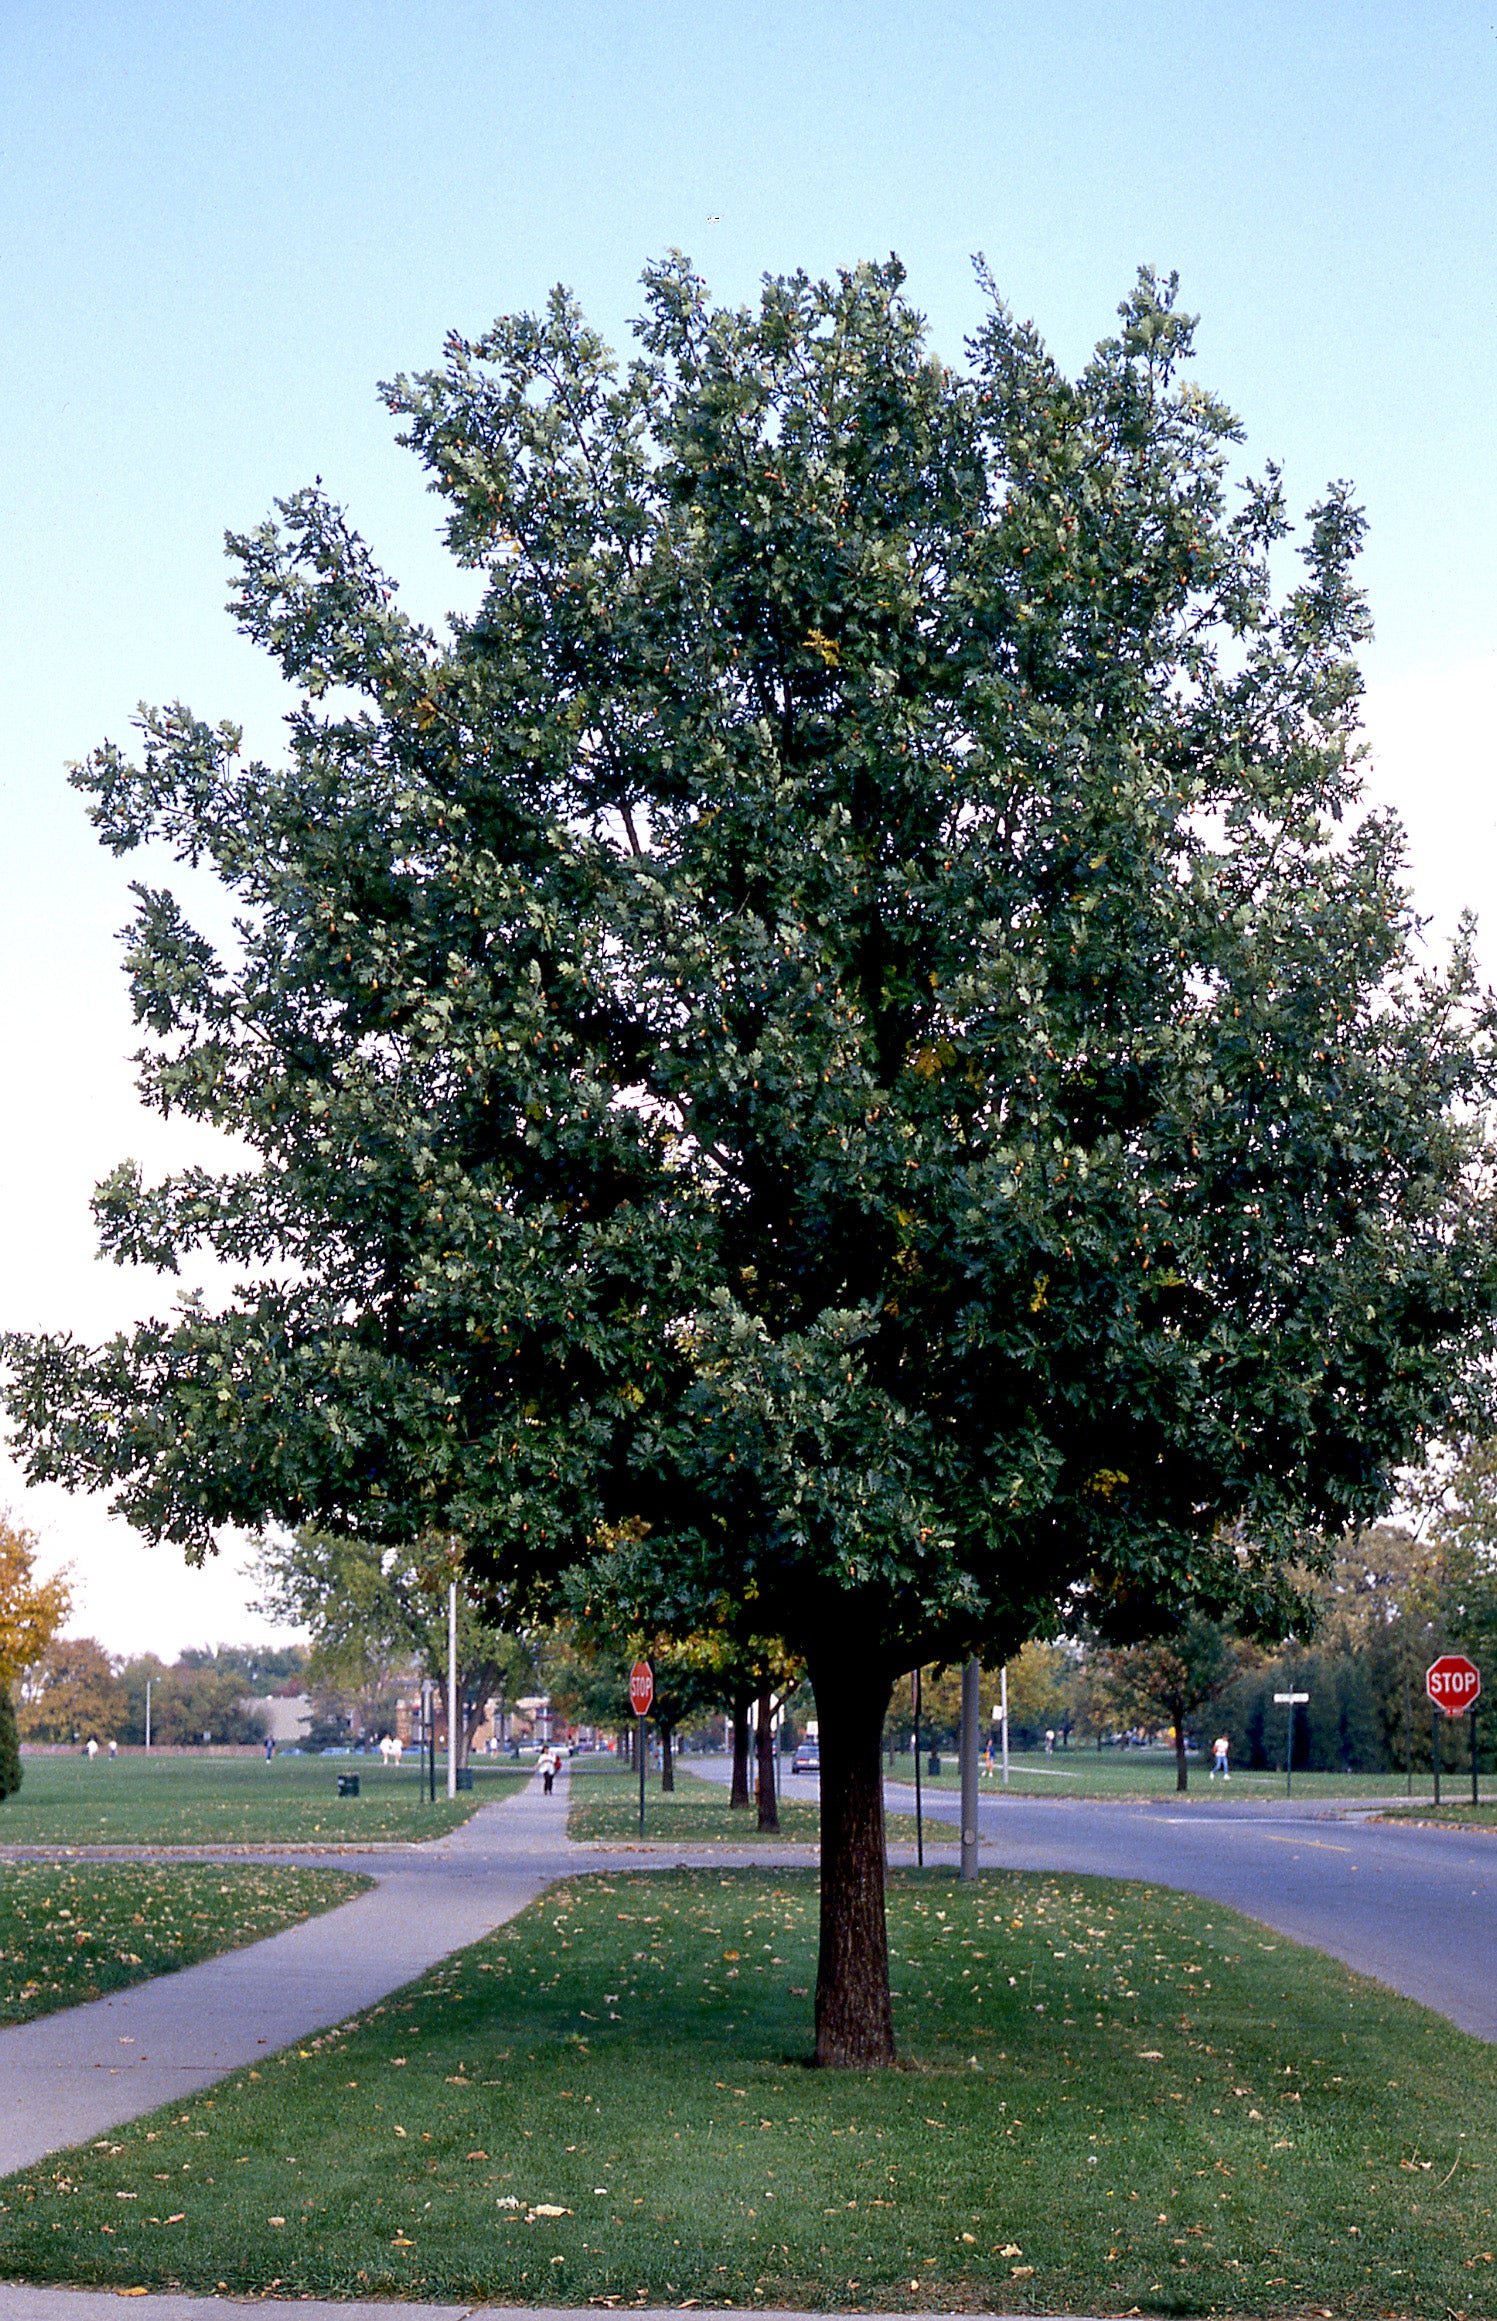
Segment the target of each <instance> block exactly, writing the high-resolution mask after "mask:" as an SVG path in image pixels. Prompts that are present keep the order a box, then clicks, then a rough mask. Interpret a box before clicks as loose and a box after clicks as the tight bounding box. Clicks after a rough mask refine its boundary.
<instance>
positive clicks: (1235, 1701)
mask: <svg viewBox="0 0 1497 2321" xmlns="http://www.w3.org/2000/svg"><path fill="white" fill-rule="evenodd" d="M1375 1673H1376V1672H1375V1669H1374V1667H1373V1665H1372V1664H1371V1661H1370V1657H1369V1655H1368V1654H1367V1653H1366V1652H1359V1653H1353V1652H1302V1653H1299V1654H1297V1655H1296V1656H1295V1657H1294V1658H1293V1659H1289V1658H1282V1659H1277V1660H1272V1661H1268V1662H1265V1663H1264V1664H1263V1665H1262V1666H1261V1667H1258V1668H1254V1669H1253V1670H1252V1671H1251V1672H1250V1673H1249V1674H1247V1675H1245V1676H1242V1677H1240V1678H1239V1679H1238V1680H1237V1682H1236V1683H1235V1684H1233V1685H1232V1686H1231V1687H1230V1688H1229V1689H1228V1690H1227V1691H1226V1692H1225V1693H1224V1694H1223V1696H1222V1698H1221V1700H1220V1702H1219V1703H1218V1705H1217V1707H1216V1709H1215V1710H1214V1712H1213V1714H1214V1716H1215V1717H1216V1718H1217V1719H1218V1720H1219V1724H1218V1730H1220V1731H1221V1732H1224V1733H1225V1734H1227V1736H1228V1738H1229V1739H1230V1741H1231V1743H1232V1765H1233V1769H1234V1771H1235V1770H1236V1769H1237V1768H1239V1767H1241V1769H1242V1770H1243V1771H1245V1772H1246V1771H1249V1770H1253V1769H1263V1768H1268V1769H1276V1768H1279V1767H1282V1765H1283V1763H1284V1743H1285V1739H1286V1731H1285V1717H1286V1715H1287V1713H1288V1712H1287V1710H1285V1709H1284V1708H1282V1707H1280V1706H1278V1705H1277V1704H1276V1703H1275V1701H1274V1697H1273V1696H1274V1694H1275V1693H1276V1692H1288V1691H1290V1690H1291V1689H1292V1690H1294V1691H1296V1692H1308V1693H1309V1695H1310V1698H1309V1701H1308V1702H1307V1703H1306V1704H1305V1706H1304V1707H1303V1708H1300V1709H1297V1710H1296V1712H1295V1733H1294V1744H1295V1745H1294V1762H1295V1765H1296V1767H1297V1768H1300V1769H1302V1770H1305V1771H1308V1772H1315V1773H1387V1772H1392V1771H1394V1770H1395V1769H1397V1768H1398V1767H1400V1766H1401V1765H1402V1764H1403V1750H1402V1740H1401V1733H1400V1734H1399V1736H1398V1747H1397V1753H1396V1755H1395V1754H1394V1752H1393V1748H1392V1747H1391V1746H1390V1743H1391V1742H1392V1740H1393V1735H1391V1734H1389V1733H1388V1732H1387V1730H1386V1729H1385V1724H1384V1719H1383V1716H1382V1714H1381V1705H1382V1704H1381V1703H1380V1700H1379V1695H1378V1690H1377V1686H1376V1682H1375ZM1391 1705H1395V1706H1396V1707H1397V1708H1398V1710H1399V1713H1400V1715H1401V1711H1402V1702H1401V1696H1400V1697H1399V1698H1398V1699H1397V1700H1396V1701H1395V1703H1393V1704H1391ZM1417 1705H1418V1708H1419V1710H1420V1711H1421V1716H1420V1721H1421V1723H1423V1724H1424V1725H1425V1726H1426V1728H1427V1725H1428V1716H1427V1714H1424V1713H1422V1712H1423V1711H1425V1710H1427V1703H1425V1702H1424V1687H1423V1679H1422V1675H1421V1679H1420V1683H1419V1693H1418V1704H1417ZM1417 1738H1418V1736H1417V1735H1416V1739H1417ZM1421 1762H1422V1763H1424V1764H1426V1765H1427V1764H1428V1762H1429V1743H1428V1732H1427V1730H1426V1732H1425V1735H1424V1748H1423V1756H1422V1759H1421V1758H1420V1756H1419V1755H1418V1754H1416V1756H1415V1764H1416V1765H1418V1764H1420V1763H1421Z"/></svg>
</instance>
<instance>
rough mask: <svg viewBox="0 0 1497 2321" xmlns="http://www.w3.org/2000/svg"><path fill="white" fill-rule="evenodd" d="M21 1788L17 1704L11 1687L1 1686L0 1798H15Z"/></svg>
mask: <svg viewBox="0 0 1497 2321" xmlns="http://www.w3.org/2000/svg"><path fill="white" fill-rule="evenodd" d="M20 1786H21V1741H20V1736H19V1734H18V1733H17V1731H16V1704H15V1700H14V1698H13V1697H12V1694H11V1689H10V1686H9V1685H8V1684H7V1685H0V1797H14V1795H15V1793H16V1791H17V1790H18V1789H19V1788H20Z"/></svg>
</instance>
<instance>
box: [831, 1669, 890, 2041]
mask: <svg viewBox="0 0 1497 2321" xmlns="http://www.w3.org/2000/svg"><path fill="white" fill-rule="evenodd" d="M811 1682H812V1685H813V1686H814V1688H815V1693H816V1714H817V1716H818V1718H819V1719H820V1728H821V1952H820V1957H819V1959H818V1962H817V1968H816V2060H817V2062H818V2063H819V2064H822V2065H825V2066H828V2067H831V2068H833V2069H841V2070H848V2069H851V2070H862V2071H866V2070H869V2069H872V2068H875V2067H876V2066H878V2065H881V2064H889V2063H892V2062H893V2061H894V2008H893V2002H892V2001H891V1999H890V1996H889V1935H888V1929H887V1927H886V1925H885V1923H884V1785H883V1778H882V1767H881V1765H880V1762H879V1736H880V1733H881V1732H882V1729H883V1722H884V1717H885V1714H886V1712H887V1710H888V1706H889V1693H890V1689H891V1686H892V1679H891V1678H885V1679H882V1680H881V1679H880V1678H879V1677H878V1676H874V1677H872V1678H871V1679H870V1678H869V1677H868V1676H866V1675H864V1676H863V1677H862V1679H861V1682H860V1680H859V1677H858V1675H857V1674H856V1673H854V1671H853V1669H852V1668H850V1667H849V1666H848V1665H847V1660H846V1659H845V1657H844V1656H842V1655H838V1660H837V1663H836V1664H833V1663H831V1662H823V1663H820V1664H816V1665H813V1667H812V1670H811Z"/></svg>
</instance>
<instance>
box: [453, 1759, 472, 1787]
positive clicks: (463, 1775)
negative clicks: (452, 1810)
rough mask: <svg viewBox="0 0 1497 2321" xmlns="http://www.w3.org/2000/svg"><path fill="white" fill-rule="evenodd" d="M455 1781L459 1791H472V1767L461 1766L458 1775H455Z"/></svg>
mask: <svg viewBox="0 0 1497 2321" xmlns="http://www.w3.org/2000/svg"><path fill="white" fill-rule="evenodd" d="M453 1780H454V1782H455V1783H456V1785H457V1787H458V1788H459V1789H471V1788H472V1786H473V1768H472V1766H471V1765H459V1767H458V1769H457V1771H456V1773H455V1774H454V1775H453Z"/></svg>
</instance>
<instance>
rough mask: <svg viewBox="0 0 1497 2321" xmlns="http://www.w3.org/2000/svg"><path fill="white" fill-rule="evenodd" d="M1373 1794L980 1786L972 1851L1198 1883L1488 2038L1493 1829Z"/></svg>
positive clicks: (945, 1798)
mask: <svg viewBox="0 0 1497 2321" xmlns="http://www.w3.org/2000/svg"><path fill="white" fill-rule="evenodd" d="M690 1770H691V1771H692V1772H694V1773H700V1774H703V1775H705V1776H706V1777H707V1778H708V1779H709V1780H723V1781H725V1780H726V1779H727V1778H728V1772H729V1768H728V1766H727V1764H726V1761H725V1760H724V1759H722V1758H710V1757H708V1758H700V1759H695V1758H694V1759H693V1760H692V1762H691V1767H690ZM784 1793H785V1795H786V1797H787V1798H788V1797H807V1798H810V1797H814V1796H815V1794H816V1783H815V1781H814V1780H812V1779H810V1778H808V1777H806V1776H800V1777H799V1778H795V1777H792V1776H790V1775H789V1774H787V1775H786V1777H785V1791H784ZM887 1795H888V1800H889V1806H890V1809H891V1810H892V1811H896V1812H900V1813H912V1812H913V1811H914V1806H915V1792H914V1790H913V1788H906V1787H904V1786H903V1785H901V1784H897V1783H892V1782H891V1783H890V1784H889V1787H888V1791H887ZM1381 1810H1382V1805H1381V1803H1380V1802H1378V1801H1371V1802H1369V1803H1367V1804H1366V1805H1364V1806H1361V1807H1358V1806H1356V1805H1353V1804H1350V1803H1347V1802H1343V1801H1341V1800H1331V1801H1326V1800H1322V1799H1311V1800H1307V1801H1306V1802H1304V1803H1303V1804H1301V1803H1299V1802H1291V1801H1289V1800H1279V1801H1278V1802H1270V1801H1268V1800H1265V1799H1262V1798H1255V1799H1253V1800H1252V1801H1251V1802H1248V1801H1247V1800H1245V1799H1244V1800H1243V1801H1242V1802H1241V1803H1238V1802H1237V1801H1236V1800H1235V1799H1234V1800H1232V1801H1231V1802H1230V1803H1229V1802H1227V1801H1226V1800H1225V1799H1222V1798H1219V1797H1212V1796H1210V1795H1209V1794H1208V1795H1207V1796H1205V1797H1192V1798H1191V1799H1190V1801H1189V1802H1188V1803H1187V1802H1186V1801H1185V1800H1184V1799H1183V1798H1182V1799H1181V1800H1179V1801H1178V1803H1177V1802H1176V1800H1175V1799H1173V1798H1169V1799H1157V1800H1153V1801H1150V1802H1148V1803H1144V1802H1141V1801H1140V1802H1132V1801H1124V1800H1121V1799H1119V1800H1113V1799H1107V1800H1103V1801H1094V1800H1089V1799H1086V1798H1080V1797H1068V1798H1053V1799H1052V1798H1049V1797H1041V1798H1032V1797H1016V1796H1013V1795H1012V1794H1010V1795H1009V1796H1007V1797H993V1796H989V1797H987V1798H985V1799H984V1800H983V1802H982V1805H981V1808H980V1822H979V1829H980V1834H981V1838H982V1850H981V1859H982V1862H983V1863H984V1864H985V1865H986V1866H988V1867H993V1866H997V1867H999V1868H1002V1869H1012V1870H1061V1871H1067V1872H1081V1873H1083V1874H1088V1875H1092V1876H1096V1877H1101V1878H1141V1879H1144V1880H1145V1881H1147V1882H1148V1883H1151V1884H1154V1885H1160V1886H1176V1887H1179V1888H1180V1889H1182V1890H1183V1891H1184V1892H1186V1893H1190V1894H1202V1895H1204V1896H1206V1897H1207V1899H1208V1900H1210V1901H1213V1902H1224V1903H1226V1904H1228V1905H1229V1906H1230V1907H1231V1908H1232V1909H1234V1910H1241V1911H1243V1912H1245V1913H1246V1915H1247V1916H1248V1917H1250V1918H1257V1919H1260V1920H1261V1921H1262V1922H1263V1924H1264V1925H1265V1926H1272V1927H1275V1928H1277V1929H1278V1931H1279V1932H1280V1933H1282V1934H1287V1935H1291V1936H1292V1937H1293V1938H1294V1940H1295V1941H1296V1942H1308V1943H1312V1944H1313V1945H1314V1946H1315V1948H1316V1949H1318V1950H1324V1951H1329V1952H1330V1954H1331V1956H1332V1957H1334V1958H1339V1959H1344V1960H1345V1962H1346V1964H1347V1965H1348V1966H1352V1967H1355V1968H1356V1969H1357V1970H1358V1971H1359V1973H1362V1974H1368V1975H1375V1976H1376V1977H1377V1979H1378V1980H1379V1981H1380V1982H1385V1983H1389V1984H1391V1986H1392V1987H1393V1989H1394V1990H1398V1991H1403V1992H1404V1993H1405V1994H1406V1995H1407V1996H1408V1997H1409V1998H1412V1999H1419V2000H1421V2001H1422V2002H1423V2004H1424V2005H1425V2006H1427V2007H1434V2008H1436V2009H1437V2010H1438V2012H1439V2013H1440V2014H1442V2015H1448V2016H1449V2018H1450V2020H1451V2021H1452V2022H1453V2023H1458V2024H1459V2025H1460V2026H1461V2028H1462V2030H1465V2031H1474V2032H1475V2033H1476V2035H1477V2036H1478V2038H1482V2039H1493V2040H1497V1833H1493V1834H1490V1835H1487V1834H1484V1833H1481V1832H1478V1831H1471V1832H1470V1833H1468V1832H1466V1831H1464V1830H1461V1829H1452V1828H1445V1829H1420V1828H1418V1827H1402V1828H1401V1827H1400V1826H1399V1825H1398V1823H1397V1822H1394V1821H1378V1820H1374V1819H1372V1818H1370V1817H1371V1816H1372V1815H1374V1814H1376V1813H1378V1812H1380V1811H1381ZM924 1811H925V1816H926V1819H927V1821H931V1822H942V1823H948V1824H952V1823H958V1822H959V1819H960V1812H961V1807H960V1802H959V1800H958V1799H957V1797H956V1796H954V1795H953V1794H952V1793H951V1792H950V1791H936V1792H931V1791H929V1790H927V1791H926V1793H925V1798H924ZM943 1834H944V1833H943Z"/></svg>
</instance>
